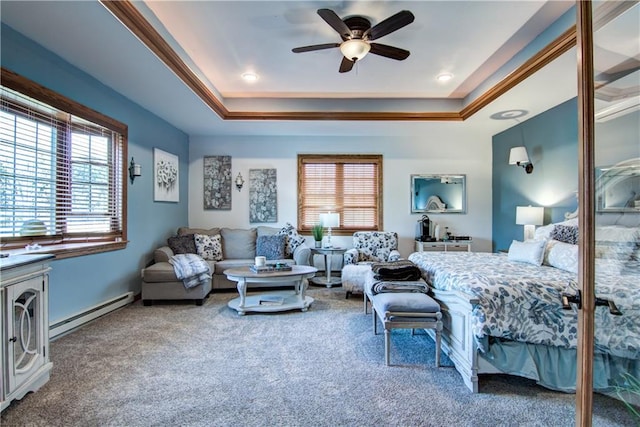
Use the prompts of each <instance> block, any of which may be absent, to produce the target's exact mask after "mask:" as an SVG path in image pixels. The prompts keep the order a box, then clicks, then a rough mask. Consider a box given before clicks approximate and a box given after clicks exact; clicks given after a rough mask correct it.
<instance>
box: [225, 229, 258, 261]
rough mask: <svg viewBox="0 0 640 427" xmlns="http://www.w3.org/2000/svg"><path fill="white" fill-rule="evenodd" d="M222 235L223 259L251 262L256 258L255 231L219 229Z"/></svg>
mask: <svg viewBox="0 0 640 427" xmlns="http://www.w3.org/2000/svg"><path fill="white" fill-rule="evenodd" d="M220 234H221V235H222V242H223V243H224V244H223V254H222V256H223V257H224V259H246V260H249V259H250V260H253V258H254V257H255V256H256V237H257V230H256V229H255V228H250V229H248V230H247V229H239V228H238V229H236V228H226V227H223V228H221V229H220Z"/></svg>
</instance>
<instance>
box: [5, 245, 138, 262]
mask: <svg viewBox="0 0 640 427" xmlns="http://www.w3.org/2000/svg"><path fill="white" fill-rule="evenodd" d="M126 247H127V242H126V241H122V242H99V243H66V244H58V245H46V246H45V245H43V246H42V247H41V248H40V249H36V250H33V249H31V250H27V249H26V248H19V249H7V250H2V254H9V255H26V254H53V255H55V256H56V259H64V258H72V257H77V256H83V255H92V254H98V253H101V252H110V251H118V250H120V249H125V248H126Z"/></svg>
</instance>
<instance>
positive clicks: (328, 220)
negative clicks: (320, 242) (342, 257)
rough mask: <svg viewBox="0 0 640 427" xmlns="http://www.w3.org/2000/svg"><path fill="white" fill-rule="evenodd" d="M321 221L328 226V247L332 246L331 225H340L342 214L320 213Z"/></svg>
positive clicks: (324, 225)
mask: <svg viewBox="0 0 640 427" xmlns="http://www.w3.org/2000/svg"><path fill="white" fill-rule="evenodd" d="M320 222H321V223H322V226H323V227H326V228H327V246H325V247H327V248H332V247H333V245H332V244H331V227H339V226H340V214H338V213H331V212H329V213H326V214H320Z"/></svg>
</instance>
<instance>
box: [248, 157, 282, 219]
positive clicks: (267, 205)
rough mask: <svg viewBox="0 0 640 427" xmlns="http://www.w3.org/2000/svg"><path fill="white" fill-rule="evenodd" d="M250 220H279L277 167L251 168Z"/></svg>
mask: <svg viewBox="0 0 640 427" xmlns="http://www.w3.org/2000/svg"><path fill="white" fill-rule="evenodd" d="M249 222H250V223H256V222H278V179H277V170H276V169H249Z"/></svg>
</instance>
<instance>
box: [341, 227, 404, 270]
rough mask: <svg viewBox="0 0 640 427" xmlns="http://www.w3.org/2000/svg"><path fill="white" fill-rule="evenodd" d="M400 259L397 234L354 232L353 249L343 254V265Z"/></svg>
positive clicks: (390, 232)
mask: <svg viewBox="0 0 640 427" xmlns="http://www.w3.org/2000/svg"><path fill="white" fill-rule="evenodd" d="M398 259H400V252H398V233H396V232H393V231H356V232H355V233H353V248H352V249H349V250H348V251H346V252H345V253H344V264H343V265H348V264H358V263H372V262H388V261H397V260H398Z"/></svg>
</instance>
